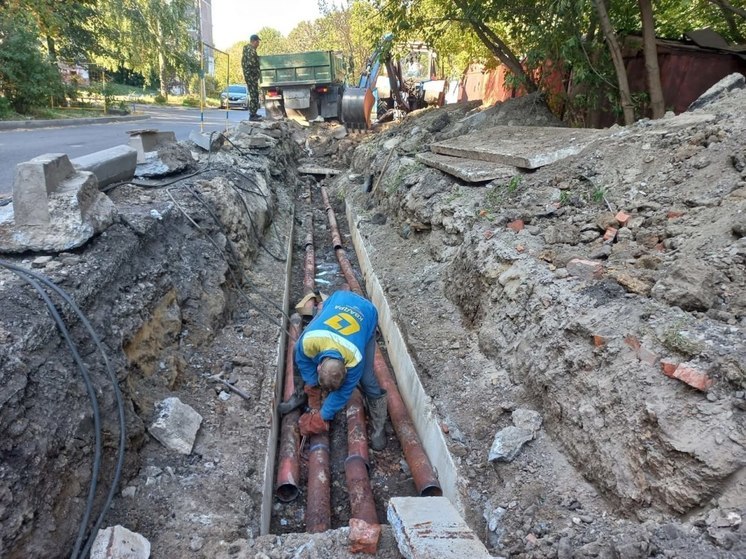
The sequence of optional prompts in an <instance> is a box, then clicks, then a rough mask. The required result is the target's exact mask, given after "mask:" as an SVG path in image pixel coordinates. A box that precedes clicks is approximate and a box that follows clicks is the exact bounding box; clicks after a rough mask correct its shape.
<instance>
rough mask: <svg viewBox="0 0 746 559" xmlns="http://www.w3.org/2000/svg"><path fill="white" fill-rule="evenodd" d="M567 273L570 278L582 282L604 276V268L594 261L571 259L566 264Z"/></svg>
mask: <svg viewBox="0 0 746 559" xmlns="http://www.w3.org/2000/svg"><path fill="white" fill-rule="evenodd" d="M567 271H568V272H569V273H570V275H571V276H575V277H576V278H581V279H584V280H592V279H599V278H601V277H602V276H603V275H604V266H603V264H601V262H597V261H595V260H583V259H581V258H573V259H572V260H570V261H569V262H568V263H567Z"/></svg>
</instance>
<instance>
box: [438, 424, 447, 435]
mask: <svg viewBox="0 0 746 559" xmlns="http://www.w3.org/2000/svg"><path fill="white" fill-rule="evenodd" d="M440 430H441V431H443V432H444V433H445V434H446V435H447V434H448V431H449V429H448V425H446V424H445V423H441V424H440Z"/></svg>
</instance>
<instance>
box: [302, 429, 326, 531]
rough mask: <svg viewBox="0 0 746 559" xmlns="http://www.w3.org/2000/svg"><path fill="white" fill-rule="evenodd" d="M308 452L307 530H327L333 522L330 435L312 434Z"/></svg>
mask: <svg viewBox="0 0 746 559" xmlns="http://www.w3.org/2000/svg"><path fill="white" fill-rule="evenodd" d="M310 444H311V449H310V451H309V454H308V499H307V502H306V532H309V533H311V534H315V533H318V532H326V531H327V530H328V529H329V528H330V527H331V523H332V512H331V486H330V482H331V473H330V471H329V435H327V434H326V433H323V434H321V435H311V441H310Z"/></svg>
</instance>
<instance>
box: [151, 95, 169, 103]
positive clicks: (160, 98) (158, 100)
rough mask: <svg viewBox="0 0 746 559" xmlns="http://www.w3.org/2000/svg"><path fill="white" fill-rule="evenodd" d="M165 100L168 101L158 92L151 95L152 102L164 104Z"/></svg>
mask: <svg viewBox="0 0 746 559" xmlns="http://www.w3.org/2000/svg"><path fill="white" fill-rule="evenodd" d="M166 101H168V99H166V98H165V97H164V96H163V95H161V94H160V93H159V94H158V95H156V96H155V97H153V102H154V103H155V104H156V105H165V104H166Z"/></svg>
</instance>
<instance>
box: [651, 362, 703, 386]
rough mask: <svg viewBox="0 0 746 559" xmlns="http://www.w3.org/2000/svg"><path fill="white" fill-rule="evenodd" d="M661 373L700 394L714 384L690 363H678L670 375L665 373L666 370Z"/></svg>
mask: <svg viewBox="0 0 746 559" xmlns="http://www.w3.org/2000/svg"><path fill="white" fill-rule="evenodd" d="M663 373H664V374H665V375H666V376H669V377H671V378H675V379H678V380H680V381H682V382H685V383H686V384H688V385H689V386H691V387H692V388H696V389H697V390H701V391H702V392H707V390H709V388H710V387H711V386H712V384H713V382H714V381H713V380H712V379H711V378H710V377H709V375H708V374H707V373H706V372H704V371H702V370H700V369H699V368H698V367H696V366H695V365H692V364H691V363H680V364H679V365H678V366H677V367H676V369H674V371H673V373H671V374H670V375H669V374H668V373H666V369H664V370H663Z"/></svg>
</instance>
